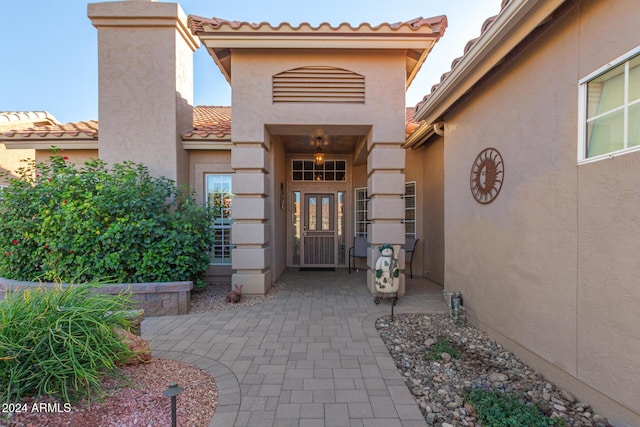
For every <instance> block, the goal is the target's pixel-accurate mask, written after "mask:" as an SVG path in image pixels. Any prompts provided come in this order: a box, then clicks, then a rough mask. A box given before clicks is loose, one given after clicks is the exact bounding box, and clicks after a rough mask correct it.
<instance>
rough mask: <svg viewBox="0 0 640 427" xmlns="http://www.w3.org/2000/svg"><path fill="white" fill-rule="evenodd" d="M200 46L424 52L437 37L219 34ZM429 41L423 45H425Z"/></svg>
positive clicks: (213, 47) (212, 47) (204, 38)
mask: <svg viewBox="0 0 640 427" xmlns="http://www.w3.org/2000/svg"><path fill="white" fill-rule="evenodd" d="M200 40H201V41H202V43H203V44H204V45H205V46H207V47H208V48H210V49H216V48H230V49H252V48H258V49H300V48H306V49H396V50H405V49H413V50H419V51H422V50H427V51H429V50H430V49H431V48H432V47H433V45H434V44H435V42H436V41H437V40H438V38H437V37H420V38H415V37H397V38H396V37H394V38H385V39H381V38H379V37H357V38H354V37H345V36H330V37H317V36H315V37H299V36H272V35H265V36H259V37H256V36H252V35H246V36H243V35H235V36H233V35H229V36H226V37H220V35H216V36H212V37H211V38H208V37H207V36H200ZM427 42H429V44H428V45H427V44H426V43H427Z"/></svg>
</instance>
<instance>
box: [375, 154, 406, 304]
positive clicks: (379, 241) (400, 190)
mask: <svg viewBox="0 0 640 427" xmlns="http://www.w3.org/2000/svg"><path fill="white" fill-rule="evenodd" d="M404 165H405V150H404V149H403V148H402V147H401V144H400V143H384V144H380V143H378V144H376V143H375V142H374V143H372V144H371V148H370V150H369V155H368V157H367V174H368V179H367V187H368V192H369V198H370V201H369V207H368V215H369V219H370V220H371V224H370V225H369V230H368V233H367V241H368V243H369V249H368V253H367V265H368V267H369V268H368V273H367V287H368V288H369V291H371V292H374V290H375V265H376V260H377V259H378V256H379V255H380V252H379V251H378V248H379V247H380V246H381V245H383V244H385V243H388V244H390V245H392V246H393V248H394V252H395V254H396V256H397V258H398V267H399V268H400V289H399V291H398V293H399V294H400V295H404V290H405V286H404V277H405V276H404V250H402V249H401V248H400V246H401V245H403V244H404V236H405V233H404V224H403V223H402V221H403V220H404V200H403V199H402V196H403V195H404V187H405V178H404Z"/></svg>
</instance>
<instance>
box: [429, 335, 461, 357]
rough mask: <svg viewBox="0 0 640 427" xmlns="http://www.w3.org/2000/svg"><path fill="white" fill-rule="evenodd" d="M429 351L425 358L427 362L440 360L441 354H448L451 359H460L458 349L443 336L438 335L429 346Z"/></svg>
mask: <svg viewBox="0 0 640 427" xmlns="http://www.w3.org/2000/svg"><path fill="white" fill-rule="evenodd" d="M429 350H430V351H429V353H427V355H426V356H425V358H426V359H427V360H431V361H436V360H440V355H441V354H442V353H448V354H449V355H450V356H451V357H452V358H453V359H459V358H460V348H459V347H458V346H456V345H455V344H454V343H452V342H451V340H449V339H448V338H447V337H445V336H443V335H438V337H437V338H436V342H435V343H433V344H432V345H431V348H430V349H429Z"/></svg>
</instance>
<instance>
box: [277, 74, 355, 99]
mask: <svg viewBox="0 0 640 427" xmlns="http://www.w3.org/2000/svg"><path fill="white" fill-rule="evenodd" d="M273 102H274V103H276V102H321V103H341V104H344V103H347V104H364V76H361V75H360V74H356V73H354V72H353V71H349V70H343V69H341V68H334V67H325V66H314V67H302V68H295V69H293V70H288V71H284V72H282V73H280V74H276V75H275V76H273Z"/></svg>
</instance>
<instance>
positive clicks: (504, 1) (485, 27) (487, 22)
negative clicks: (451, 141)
mask: <svg viewBox="0 0 640 427" xmlns="http://www.w3.org/2000/svg"><path fill="white" fill-rule="evenodd" d="M510 2H511V0H502V3H501V4H500V11H502V10H504V8H505V7H506V6H507V5H508V4H509V3H510ZM497 17H498V15H495V16H491V17H489V18H487V19H486V20H485V21H484V23H483V24H482V27H481V28H480V35H479V36H478V37H476V38H474V39H471V40H469V41H468V42H467V44H466V45H465V47H464V52H463V54H462V56H460V57H458V58H456V59H454V60H453V62H451V69H450V70H449V71H447V72H445V73H443V74H442V76H441V77H440V82H439V83H436V84H435V85H433V86H432V87H431V92H429V93H428V94H426V95H425V96H424V98H422V101H420V102H418V103H417V104H416V110H418V109H419V108H420V107H421V106H422V104H424V103H425V102H426V101H427V99H429V97H430V96H431V94H432V93H433V92H435V90H436V89H437V88H438V87H439V86H440V85H441V84H442V82H443V81H444V80H445V79H446V78H447V77H448V76H449V74H451V71H453V69H454V68H455V67H456V66H457V65H458V64H459V63H460V61H462V59H463V58H464V57H465V55H466V54H467V53H468V52H469V50H471V48H472V47H473V45H475V44H476V42H477V41H478V40H479V39H480V37H482V35H483V34H484V33H485V32H486V31H487V30H488V29H489V28H490V27H491V24H493V22H494V21H495V20H496V18H497Z"/></svg>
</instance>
